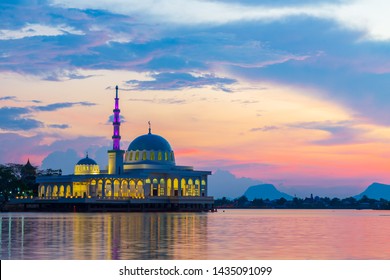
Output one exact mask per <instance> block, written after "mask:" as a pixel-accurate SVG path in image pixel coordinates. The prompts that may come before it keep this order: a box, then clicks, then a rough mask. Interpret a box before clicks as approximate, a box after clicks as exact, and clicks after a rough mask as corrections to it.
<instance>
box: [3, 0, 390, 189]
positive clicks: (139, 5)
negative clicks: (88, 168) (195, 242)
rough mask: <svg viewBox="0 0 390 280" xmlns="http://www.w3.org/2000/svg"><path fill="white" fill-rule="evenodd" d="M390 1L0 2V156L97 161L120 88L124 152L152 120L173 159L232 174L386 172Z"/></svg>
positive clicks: (322, 176) (345, 178)
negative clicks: (86, 154)
mask: <svg viewBox="0 0 390 280" xmlns="http://www.w3.org/2000/svg"><path fill="white" fill-rule="evenodd" d="M389 10H390V3H389V2H388V1H385V0H350V1H349V0H345V1H343V0H323V1H321V0H319V1H308V0H263V1H252V0H243V1H238V0H237V1H235V0H224V1H223V0H221V1H212V0H187V1H179V0H165V1H164V0H154V1H152V0H144V1H135V0H126V1H125V0H112V1H103V0H96V1H84V0H47V1H46V0H35V1H24V0H21V1H8V0H3V1H1V3H0V18H1V19H2V20H1V21H0V141H1V145H0V163H8V162H18V163H24V162H26V161H27V159H30V161H31V162H32V163H33V164H34V165H36V166H40V168H62V169H63V170H64V172H65V173H71V172H72V169H73V166H74V164H75V163H76V162H77V161H78V160H79V159H80V158H82V157H84V156H85V153H86V152H88V153H89V156H90V157H92V158H94V159H95V160H96V161H97V162H98V163H99V164H100V165H101V167H102V168H105V166H106V163H107V154H106V151H107V149H108V148H110V146H111V145H112V143H111V136H112V124H111V123H110V119H112V116H111V115H112V109H113V103H114V100H113V98H114V96H115V86H116V85H118V86H119V95H120V107H121V116H122V121H123V123H122V125H121V135H122V142H121V145H122V149H126V148H127V146H128V145H129V143H130V142H131V140H132V139H134V138H135V137H137V136H139V135H142V134H145V133H147V129H148V121H150V122H151V123H152V131H153V133H155V134H158V135H161V136H163V137H164V138H166V139H167V140H168V141H169V142H170V144H171V146H172V147H173V149H174V151H175V157H176V162H177V164H180V165H191V166H194V167H195V168H196V169H200V170H211V171H213V172H214V173H216V174H225V175H226V174H228V175H226V176H228V177H229V176H231V180H240V179H242V178H247V179H248V180H247V181H250V182H264V183H272V184H274V185H275V186H276V187H277V188H279V189H281V190H283V191H285V192H287V193H290V194H291V192H295V193H296V192H298V193H302V194H303V195H307V194H308V193H314V194H317V193H318V194H321V195H328V196H336V195H338V196H343V195H344V196H347V195H355V194H358V193H359V192H360V191H361V190H362V189H364V188H365V187H367V186H368V185H369V184H371V183H372V182H381V183H390V162H389V158H390V110H389V107H390V29H389V28H388V27H389V26H390V17H388V11H389ZM218 172H220V173H218ZM222 177H223V176H221V178H222ZM217 178H220V177H218V176H217ZM229 178H230V177H229ZM225 179H226V178H225ZM225 179H223V180H225ZM223 180H222V179H221V182H225V181H223ZM214 181H215V180H214ZM217 183H218V180H217ZM230 188H234V186H229V188H228V189H227V192H229V191H230Z"/></svg>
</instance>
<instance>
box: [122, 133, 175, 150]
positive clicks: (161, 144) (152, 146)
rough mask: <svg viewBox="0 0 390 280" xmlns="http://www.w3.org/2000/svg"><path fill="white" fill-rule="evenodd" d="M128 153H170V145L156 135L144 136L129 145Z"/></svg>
mask: <svg viewBox="0 0 390 280" xmlns="http://www.w3.org/2000/svg"><path fill="white" fill-rule="evenodd" d="M127 150H128V151H172V148H171V145H169V143H168V141H167V140H165V139H164V138H163V137H161V136H159V135H156V134H151V133H149V134H145V135H141V136H139V137H137V138H136V139H134V140H133V142H131V143H130V145H129V148H128V149H127Z"/></svg>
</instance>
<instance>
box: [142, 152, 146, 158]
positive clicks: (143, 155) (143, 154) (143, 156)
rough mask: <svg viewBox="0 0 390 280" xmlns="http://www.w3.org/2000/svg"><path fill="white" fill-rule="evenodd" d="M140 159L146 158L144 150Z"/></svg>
mask: <svg viewBox="0 0 390 280" xmlns="http://www.w3.org/2000/svg"><path fill="white" fill-rule="evenodd" d="M142 160H146V152H143V153H142Z"/></svg>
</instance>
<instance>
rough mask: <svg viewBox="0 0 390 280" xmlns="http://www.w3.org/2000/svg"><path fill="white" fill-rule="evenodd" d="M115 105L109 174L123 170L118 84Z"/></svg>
mask: <svg viewBox="0 0 390 280" xmlns="http://www.w3.org/2000/svg"><path fill="white" fill-rule="evenodd" d="M115 90H116V94H115V107H114V110H113V112H114V120H113V122H112V126H113V128H114V134H113V135H112V150H109V151H108V174H121V173H122V172H123V154H124V153H125V151H123V150H121V147H120V146H121V144H120V141H121V136H120V132H119V128H120V125H121V120H120V116H119V113H120V112H121V110H120V109H119V97H118V86H116V87H115Z"/></svg>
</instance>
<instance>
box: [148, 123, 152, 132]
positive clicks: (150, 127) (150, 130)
mask: <svg viewBox="0 0 390 280" xmlns="http://www.w3.org/2000/svg"><path fill="white" fill-rule="evenodd" d="M148 124H149V134H152V125H151V124H150V121H148Z"/></svg>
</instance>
